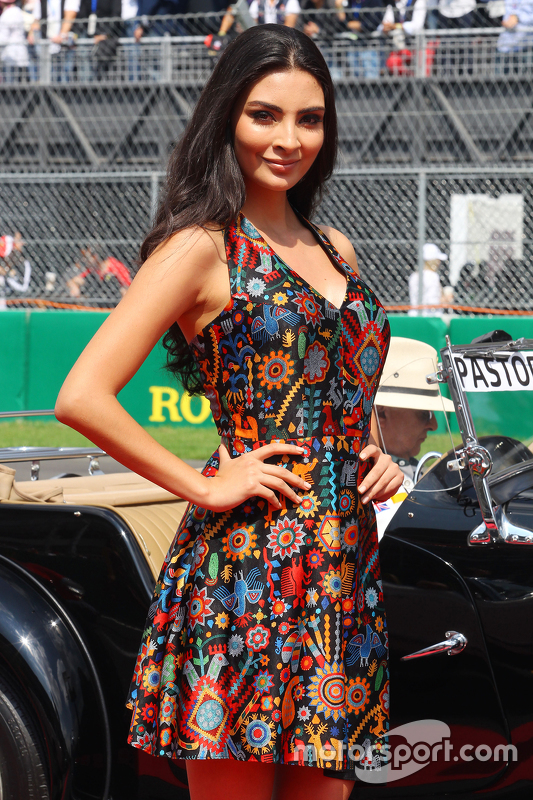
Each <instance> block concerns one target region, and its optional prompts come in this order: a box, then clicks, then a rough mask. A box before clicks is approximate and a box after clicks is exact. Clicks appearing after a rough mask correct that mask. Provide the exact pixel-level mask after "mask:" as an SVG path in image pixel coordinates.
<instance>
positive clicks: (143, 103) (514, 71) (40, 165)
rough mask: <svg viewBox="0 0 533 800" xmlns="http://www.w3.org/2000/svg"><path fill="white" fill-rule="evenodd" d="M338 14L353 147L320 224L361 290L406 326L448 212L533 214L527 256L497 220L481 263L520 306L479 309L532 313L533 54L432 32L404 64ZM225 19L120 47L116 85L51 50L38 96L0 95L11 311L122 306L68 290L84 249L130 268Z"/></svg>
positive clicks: (335, 71)
mask: <svg viewBox="0 0 533 800" xmlns="http://www.w3.org/2000/svg"><path fill="white" fill-rule="evenodd" d="M306 13H307V16H308V17H309V15H310V14H311V16H313V14H312V12H306ZM335 14H336V12H334V11H333V12H315V14H314V17H313V18H314V19H315V20H316V21H317V22H318V23H320V25H319V27H320V31H321V32H320V35H318V36H317V43H318V44H319V46H320V47H321V49H322V51H323V52H324V55H325V57H326V60H327V62H328V65H329V66H330V69H331V70H332V75H333V77H334V80H335V84H336V93H337V108H338V114H339V132H340V159H339V170H338V173H337V174H336V176H335V178H334V180H333V181H332V184H331V187H330V191H329V192H328V194H327V196H326V198H325V199H324V202H323V206H322V209H321V214H320V218H321V219H322V220H323V221H324V222H328V223H330V224H335V225H338V226H340V227H341V228H342V229H343V230H345V231H346V232H347V233H348V234H349V235H350V236H351V238H352V240H353V241H354V244H355V246H356V250H357V252H358V254H359V258H360V262H361V267H362V270H363V273H364V274H367V275H370V276H371V281H372V283H373V284H374V286H375V288H376V289H377V290H378V292H379V293H380V295H381V296H383V297H384V299H385V300H386V302H387V304H388V305H389V306H391V307H395V308H398V309H401V308H405V307H406V305H407V303H408V296H407V294H408V293H407V277H408V274H409V273H410V272H411V271H412V270H413V269H416V267H417V264H418V263H419V261H420V257H421V256H420V254H421V245H422V244H423V241H426V240H427V241H433V242H436V243H437V244H438V245H439V247H440V248H442V249H444V250H445V252H449V251H450V246H451V245H452V244H453V243H452V242H451V237H452V230H451V227H452V218H451V204H452V197H454V196H455V195H469V196H474V197H479V196H480V195H485V196H487V197H489V198H492V199H493V200H496V199H497V198H498V197H500V196H501V195H504V194H505V195H510V196H512V197H521V198H522V201H521V203H522V205H521V208H522V209H523V210H524V213H523V220H522V224H521V227H520V236H521V239H520V242H519V243H515V245H513V247H511V248H510V249H509V248H507V250H506V249H505V247H504V246H503V245H502V244H501V243H500V242H499V239H498V236H499V235H500V234H501V238H502V240H503V241H506V240H507V239H508V238H509V236H511V235H512V236H515V233H516V231H513V232H510V231H509V230H508V227H509V226H508V225H507V227H505V226H504V228H502V223H501V219H500V220H499V221H498V220H496V221H495V227H494V226H493V227H494V230H493V231H492V233H491V234H490V235H491V236H492V244H491V245H490V246H489V250H490V253H492V255H487V252H488V251H487V242H486V241H482V237H481V234H480V241H479V248H478V249H479V250H480V252H481V250H483V252H484V256H483V257H482V256H479V258H478V256H475V258H478V261H477V263H474V265H473V268H474V272H476V270H477V273H478V274H479V271H480V267H479V264H480V263H481V261H483V259H484V260H485V261H486V260H487V258H489V260H490V258H492V259H493V260H494V259H496V261H497V260H498V258H499V259H500V261H502V259H503V261H502V266H501V269H500V270H499V271H500V273H501V274H506V275H507V274H508V273H509V272H510V271H511V272H512V273H513V275H514V276H515V278H514V279H513V291H512V292H511V294H509V291H506V292H504V291H502V287H501V285H500V284H501V282H498V281H488V282H484V283H483V282H479V284H480V285H479V286H478V287H477V289H476V292H475V294H474V295H472V294H471V295H470V297H469V300H470V302H469V303H467V304H466V305H469V306H472V307H476V308H477V307H479V308H481V307H483V308H494V309H503V310H507V309H512V310H519V311H527V310H531V309H532V307H533V293H532V291H531V289H530V283H531V280H530V276H531V263H532V255H533V254H532V249H531V246H532V243H533V235H532V233H533V232H532V230H531V225H532V222H531V217H532V215H531V213H530V211H529V209H530V206H531V183H532V178H531V176H530V162H531V158H532V155H533V122H532V110H533V109H532V103H533V96H532V94H531V79H532V77H533V45H532V44H527V46H525V47H524V48H522V50H521V51H520V53H519V54H518V56H517V55H516V54H514V55H513V54H511V55H509V54H504V53H502V52H501V51H500V50H499V49H498V48H499V44H498V43H499V41H500V36H501V29H500V28H499V27H494V26H493V27H478V28H474V29H469V30H465V31H461V32H460V34H459V33H458V32H457V31H454V30H445V31H441V30H438V31H435V30H423V31H421V32H419V33H417V35H416V36H414V37H411V39H409V40H408V41H407V46H406V47H404V48H403V49H396V50H394V49H393V48H391V43H390V42H389V41H387V40H385V39H384V38H383V37H377V36H376V37H366V38H358V39H355V38H354V37H353V36H352V37H350V36H348V35H346V34H345V33H339V32H338V30H337V29H336V28H335V26H333V25H331V26H330V27H328V25H329V22H330V21H331V20H333V18H334V15H335ZM220 17H221V15H216V14H202V15H183V16H182V17H180V18H179V19H178V18H175V19H174V22H175V23H176V24H178V23H179V25H180V26H181V28H180V30H182V31H184V33H182V34H181V35H164V36H159V37H158V36H147V37H144V38H143V39H142V40H141V41H140V43H138V44H135V43H134V42H133V40H132V39H128V38H124V37H119V38H118V39H117V50H116V54H115V56H114V58H113V60H112V61H111V62H110V64H109V65H108V67H107V69H106V70H105V71H103V72H102V71H100V72H98V71H95V70H94V68H93V67H92V66H91V63H92V62H91V52H92V47H93V44H92V41H91V40H90V39H87V38H83V35H80V36H79V38H78V40H77V44H76V47H75V48H73V49H71V50H66V49H65V52H64V53H63V50H62V52H61V55H60V57H58V58H56V59H55V60H54V59H53V58H52V57H50V55H49V50H48V48H47V46H46V43H45V42H41V43H40V44H39V45H38V46H37V47H35V48H34V50H35V52H34V55H33V66H32V68H31V69H30V72H29V75H28V76H27V78H25V79H24V80H22V79H21V80H18V81H16V82H10V83H8V82H3V83H1V84H0V106H1V114H0V172H1V173H2V179H1V181H0V203H1V207H2V209H3V214H2V226H3V229H2V230H1V231H0V235H2V234H3V233H9V232H11V231H15V230H19V231H21V232H22V234H23V237H24V239H25V241H26V245H25V250H24V254H25V257H27V258H28V259H29V260H30V261H31V263H32V266H33V276H32V282H31V285H30V288H29V289H28V290H27V291H26V292H24V293H23V294H22V293H20V292H18V293H17V291H12V292H11V293H9V292H8V293H7V295H6V299H7V302H8V304H10V305H19V304H21V303H26V304H32V303H37V302H39V303H41V304H43V303H44V304H45V305H46V304H56V305H60V306H62V305H67V306H68V305H79V304H80V303H81V304H82V305H87V306H103V305H109V304H110V303H111V304H112V302H113V301H114V300H116V296H113V295H112V294H110V293H109V292H107V291H106V287H105V286H102V287H101V290H100V291H96V292H95V290H94V287H93V290H92V292H91V294H86V295H85V296H80V297H72V296H70V295H69V293H68V291H67V288H66V283H67V280H66V279H65V276H67V277H68V274H69V270H70V269H72V265H73V264H75V263H76V261H79V254H80V251H81V250H82V248H84V247H86V246H90V247H93V248H95V249H96V250H97V251H98V254H99V257H101V258H104V257H107V256H109V255H113V256H114V257H115V258H117V259H119V260H120V261H121V262H123V263H125V264H127V265H128V266H130V267H132V266H133V265H134V262H135V257H136V252H137V248H138V244H139V241H140V239H141V238H142V236H143V233H144V231H146V228H147V226H148V224H149V222H150V218H151V214H152V213H153V209H154V207H155V204H156V202H157V192H158V188H159V186H160V183H161V180H162V179H163V171H164V168H165V163H166V159H167V157H168V153H169V151H170V149H171V147H172V145H173V143H174V142H175V141H176V140H177V139H178V138H179V136H180V135H181V132H182V131H183V129H184V126H185V125H186V122H187V119H188V116H189V114H190V111H191V108H192V107H193V105H194V103H195V101H196V99H197V97H198V95H199V93H200V91H201V89H202V86H203V84H204V82H205V79H206V77H207V76H208V75H209V72H210V70H211V69H212V67H213V64H214V58H215V57H214V56H213V55H211V54H210V52H209V50H208V49H207V47H206V46H205V44H204V37H205V35H206V34H207V33H209V32H213V31H216V30H217V27H218V25H219V23H220ZM117 25H118V22H117ZM78 29H79V30H80V31H82V32H83V31H84V25H83V24H79V27H78ZM117 30H118V28H117ZM133 48H135V50H133ZM132 59H133V60H132ZM516 202H518V201H516ZM498 225H499V227H498ZM4 228H5V230H4ZM456 230H457V225H456ZM498 231H500V234H499V233H498ZM494 232H496V233H494ZM472 235H473V234H472V231H471V230H470V231H469V233H468V236H469V237H470V238H472ZM475 235H476V234H474V236H475ZM486 235H487V234H486V232H485V233H483V236H486ZM494 236H496V238H494ZM456 244H457V243H456ZM474 244H475V242H474ZM491 248H492V249H491ZM470 249H471V248H470ZM456 251H457V248H456ZM465 252H466V251H465ZM469 252H470V251H469ZM498 253H499V254H500V255H498ZM504 261H505V264H504V263H503V262H504ZM18 268H19V269H20V267H18ZM16 269H17V265H15V270H16ZM452 271H453V270H452ZM47 273H48V274H50V273H53V274H55V275H56V278H55V279H54V280H53V281H51V280H50V279H49V278H48V279H47V278H46V274H47ZM391 276H393V278H394V279H393V280H391ZM446 278H447V279H448V280H451V281H452V283H455V282H456V279H457V278H458V276H457V275H451V276H449V275H448V276H446ZM47 280H48V288H46V286H47ZM115 294H116V293H115ZM463 299H464V298H463ZM455 305H456V306H457V305H465V304H464V303H457V302H456V303H455ZM456 310H460V309H456Z"/></svg>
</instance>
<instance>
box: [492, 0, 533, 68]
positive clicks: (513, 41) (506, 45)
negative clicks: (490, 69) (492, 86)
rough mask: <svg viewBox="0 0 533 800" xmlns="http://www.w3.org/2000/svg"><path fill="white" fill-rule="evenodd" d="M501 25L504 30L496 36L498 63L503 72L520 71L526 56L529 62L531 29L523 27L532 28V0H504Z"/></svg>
mask: <svg viewBox="0 0 533 800" xmlns="http://www.w3.org/2000/svg"><path fill="white" fill-rule="evenodd" d="M502 25H503V27H504V28H506V30H504V31H503V32H502V33H500V35H499V37H498V45H497V47H498V52H499V53H501V54H502V56H500V58H499V62H498V63H499V65H503V72H505V73H508V72H515V71H520V66H522V67H523V66H525V65H526V64H527V63H528V56H529V64H530V63H531V62H530V59H531V50H530V48H531V46H532V44H533V31H532V30H529V31H528V30H524V29H527V28H533V0H506V1H505V14H504V17H503V21H502ZM528 50H529V53H528ZM500 71H501V69H500Z"/></svg>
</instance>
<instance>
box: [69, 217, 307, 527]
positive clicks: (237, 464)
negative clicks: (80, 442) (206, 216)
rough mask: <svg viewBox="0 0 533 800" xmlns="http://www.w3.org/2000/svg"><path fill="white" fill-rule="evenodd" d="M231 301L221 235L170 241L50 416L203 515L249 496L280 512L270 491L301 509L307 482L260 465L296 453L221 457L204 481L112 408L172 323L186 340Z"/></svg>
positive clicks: (288, 449) (272, 448)
mask: <svg viewBox="0 0 533 800" xmlns="http://www.w3.org/2000/svg"><path fill="white" fill-rule="evenodd" d="M228 300H229V278H228V270H227V264H226V261H225V254H224V246H223V237H222V235H221V234H220V232H219V233H218V234H217V233H208V232H206V231H204V230H202V229H197V230H194V231H192V232H191V231H190V230H186V231H181V232H180V233H179V234H176V235H175V236H174V237H172V238H171V239H169V240H168V241H167V242H166V243H165V244H164V245H162V246H161V247H160V248H159V249H158V250H156V252H155V253H154V254H153V255H152V256H151V257H150V258H149V259H148V260H147V262H146V263H145V264H144V265H143V266H142V267H141V269H140V270H139V273H138V275H137V276H136V277H135V279H134V280H133V283H132V285H131V286H130V288H129V290H128V291H127V293H126V295H125V296H124V298H123V299H122V300H121V301H120V303H119V305H118V306H117V307H116V309H115V310H114V311H113V312H112V313H111V314H110V315H109V317H108V318H107V319H106V320H105V322H104V323H103V325H102V326H101V327H100V328H99V330H98V331H97V332H96V334H95V336H94V337H93V339H92V340H91V341H90V342H89V344H88V345H87V347H86V348H85V350H84V351H83V353H82V354H81V356H80V357H79V359H78V360H77V362H76V363H75V365H74V367H73V368H72V370H71V371H70V373H69V375H68V376H67V378H66V380H65V383H64V384H63V387H62V389H61V391H60V393H59V397H58V399H57V404H56V416H57V418H58V419H59V420H60V421H61V422H64V423H65V424H67V425H70V426H71V427H73V428H75V429H76V430H78V431H80V432H81V433H83V434H84V435H85V436H87V438H89V439H90V440H91V441H93V442H95V444H97V445H98V446H99V447H101V448H102V449H103V450H105V451H106V453H108V454H109V455H111V456H112V457H113V458H115V459H117V461H120V462H121V463H122V464H124V465H125V466H126V467H129V468H130V469H132V470H133V471H134V472H137V473H138V474H140V475H143V476H144V477H146V478H148V479H149V480H151V481H153V482H154V483H157V484H159V485H160V486H162V487H163V488H165V489H168V490H169V491H170V492H172V493H174V494H176V495H178V496H180V497H184V498H186V499H187V500H191V501H193V502H195V503H197V504H198V505H201V506H202V507H204V508H212V509H214V510H217V511H220V510H226V509H228V508H232V507H234V506H235V505H238V504H239V503H240V502H244V500H246V499H247V498H248V497H251V496H254V495H259V496H262V497H265V498H266V499H267V500H268V501H269V502H271V503H273V504H274V505H275V506H276V507H279V505H280V504H279V501H278V500H277V497H276V495H275V494H274V491H281V492H282V493H284V494H286V495H287V497H289V499H291V500H293V501H294V502H299V498H298V496H297V495H296V493H295V492H294V489H293V488H292V486H291V485H289V484H292V485H293V486H297V487H298V488H304V482H303V481H302V480H301V479H300V478H297V476H295V475H293V474H292V473H289V472H288V471H286V470H284V469H283V467H275V466H270V465H265V464H264V463H263V461H264V459H265V458H268V457H269V456H272V455H275V454H277V453H291V454H293V455H296V454H298V453H300V451H301V449H300V448H296V447H294V446H289V445H274V444H272V445H267V446H265V447H263V448H260V450H258V451H254V452H253V454H247V455H246V456H244V457H242V456H241V457H240V458H237V459H229V456H228V455H227V453H223V455H222V458H221V468H220V470H219V472H218V475H217V477H216V478H212V479H207V478H205V477H203V476H202V475H200V474H199V473H198V472H197V470H195V469H193V468H192V467H190V466H189V465H187V464H186V463H184V462H183V461H182V460H181V459H180V458H178V457H177V456H175V455H174V454H173V453H170V452H169V451H168V450H166V449H165V448H164V447H163V446H162V445H160V444H159V443H158V442H156V441H155V439H153V438H152V437H151V436H150V434H149V433H148V432H147V431H146V430H144V428H142V427H141V425H139V424H138V423H137V422H136V421H135V420H134V419H133V418H132V417H131V416H130V415H129V414H128V412H127V411H126V410H125V409H124V408H123V407H122V406H121V404H120V403H119V401H118V400H117V395H118V393H119V392H120V390H121V389H122V388H123V387H124V386H125V385H126V384H127V383H128V381H129V380H131V378H132V377H133V375H134V374H135V373H136V372H137V370H138V369H139V367H140V366H141V364H142V363H143V361H144V360H145V359H146V358H147V356H148V354H149V353H150V351H151V350H152V348H153V347H154V345H155V344H156V342H157V341H158V340H159V339H160V338H161V336H162V334H163V333H164V332H165V331H166V330H167V329H168V328H169V327H170V325H171V324H172V323H173V322H175V321H178V323H179V324H180V326H181V328H182V330H183V331H184V334H185V336H186V337H187V339H192V338H193V336H194V335H195V334H196V333H198V332H199V331H200V330H201V329H202V328H203V327H205V325H207V324H208V322H210V321H211V320H212V319H214V318H215V317H216V315H217V314H218V313H219V312H220V311H221V310H222V309H223V308H224V306H225V305H226V304H227V302H228ZM222 462H224V468H223V465H222ZM228 462H229V463H228Z"/></svg>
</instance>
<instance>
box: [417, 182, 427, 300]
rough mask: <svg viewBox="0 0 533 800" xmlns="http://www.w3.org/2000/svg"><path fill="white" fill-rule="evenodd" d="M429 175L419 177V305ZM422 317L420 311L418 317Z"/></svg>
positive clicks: (422, 281) (422, 286) (422, 287)
mask: <svg viewBox="0 0 533 800" xmlns="http://www.w3.org/2000/svg"><path fill="white" fill-rule="evenodd" d="M426 200H427V174H426V173H425V172H420V173H419V175H418V305H419V306H421V305H422V302H423V298H424V244H425V241H426ZM419 315H420V310H419V311H418V312H417V316H419Z"/></svg>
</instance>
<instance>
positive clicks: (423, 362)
mask: <svg viewBox="0 0 533 800" xmlns="http://www.w3.org/2000/svg"><path fill="white" fill-rule="evenodd" d="M436 369H437V351H436V350H435V348H434V347H431V345H429V344H425V343H424V342H419V341H417V340H416V339H404V338H403V337H400V336H393V337H392V338H391V343H390V349H389V353H388V355H387V360H386V362H385V368H384V370H383V375H382V377H381V383H380V386H379V389H378V392H377V394H376V400H375V406H374V408H375V411H376V417H375V420H374V424H375V428H376V430H373V433H374V436H375V439H376V441H377V442H379V443H380V444H381V447H382V448H383V449H384V450H386V452H387V453H389V455H391V456H392V459H393V461H395V462H396V463H397V464H398V466H399V467H400V469H401V470H402V472H403V473H404V475H405V476H406V481H404V486H405V488H406V489H407V490H408V491H409V490H410V489H411V488H412V486H413V478H414V474H415V470H416V466H417V464H418V460H417V458H416V456H417V455H418V453H419V452H420V448H421V446H422V444H423V442H424V441H425V439H426V437H427V434H428V432H429V431H434V430H436V429H437V420H436V419H435V413H434V412H435V411H454V407H453V403H452V401H451V400H448V399H447V398H445V397H442V396H441V394H440V391H439V387H438V385H436V384H433V385H430V384H428V383H427V381H426V375H429V374H430V373H432V372H435V370H436Z"/></svg>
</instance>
